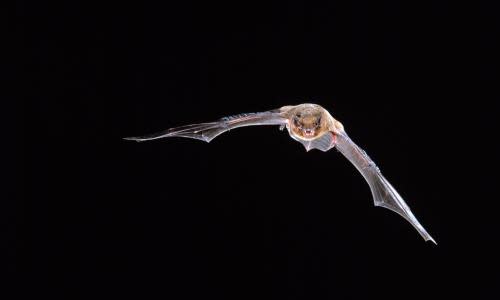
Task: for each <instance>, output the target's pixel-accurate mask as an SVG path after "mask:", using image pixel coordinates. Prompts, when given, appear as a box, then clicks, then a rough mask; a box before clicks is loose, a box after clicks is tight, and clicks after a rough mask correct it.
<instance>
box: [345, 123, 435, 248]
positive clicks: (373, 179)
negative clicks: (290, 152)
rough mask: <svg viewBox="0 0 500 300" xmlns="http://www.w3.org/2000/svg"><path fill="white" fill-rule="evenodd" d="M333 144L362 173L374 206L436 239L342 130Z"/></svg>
mask: <svg viewBox="0 0 500 300" xmlns="http://www.w3.org/2000/svg"><path fill="white" fill-rule="evenodd" d="M336 138H337V140H336V143H335V146H336V147H337V149H338V150H339V151H340V153H342V154H343V155H344V156H345V157H346V158H347V159H348V160H349V161H350V162H351V163H352V164H353V165H354V166H355V167H356V169H358V171H359V172H360V173H361V174H362V175H363V177H364V178H365V179H366V181H367V182H368V184H369V185H370V190H371V192H372V195H373V201H374V202H375V206H382V207H385V208H388V209H390V210H392V211H394V212H396V213H398V214H399V215H401V216H402V217H403V218H405V219H406V220H407V221H408V222H410V223H411V224H412V225H413V227H415V229H416V230H417V231H418V232H419V233H420V235H421V236H422V237H423V238H424V239H425V240H426V241H432V242H433V243H435V244H436V241H434V239H433V238H432V237H431V236H430V235H429V234H428V233H427V231H426V230H425V229H424V227H423V226H422V225H420V223H419V222H418V220H417V218H415V216H414V215H413V213H412V212H411V210H410V208H409V207H408V205H407V204H406V203H405V201H404V200H403V198H401V196H400V195H399V194H398V192H397V191H396V190H395V189H394V188H393V187H392V185H391V184H390V183H389V182H388V181H387V180H386V179H385V177H384V176H382V174H381V173H380V170H379V169H378V167H377V166H376V165H375V163H374V162H373V161H372V160H371V159H370V157H368V155H367V154H366V153H365V151H363V150H362V149H361V148H359V147H358V146H357V145H356V144H355V143H354V142H353V141H352V140H351V139H350V138H349V136H347V134H346V133H345V132H344V131H343V132H341V133H340V134H338V135H337V137H336Z"/></svg>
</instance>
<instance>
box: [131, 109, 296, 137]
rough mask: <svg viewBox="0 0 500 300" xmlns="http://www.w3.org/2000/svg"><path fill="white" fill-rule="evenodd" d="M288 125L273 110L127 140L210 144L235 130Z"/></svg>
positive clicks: (279, 114)
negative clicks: (184, 140) (178, 139)
mask: <svg viewBox="0 0 500 300" xmlns="http://www.w3.org/2000/svg"><path fill="white" fill-rule="evenodd" d="M286 123H287V119H286V118H285V117H283V116H282V114H281V113H280V111H279V110H272V111H266V112H259V113H247V114H239V115H234V116H230V117H224V118H222V119H219V120H217V121H214V122H208V123H199V124H191V125H185V126H180V127H175V128H170V129H167V130H164V131H161V132H157V133H153V134H150V135H145V136H138V137H128V138H125V139H126V140H133V141H138V142H143V141H150V140H155V139H161V138H167V137H184V138H191V139H197V140H202V141H205V142H210V141H211V140H213V139H214V138H215V137H217V136H218V135H220V134H222V133H224V132H226V131H229V130H231V129H234V128H238V127H244V126H256V125H285V124H286Z"/></svg>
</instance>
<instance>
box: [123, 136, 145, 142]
mask: <svg viewBox="0 0 500 300" xmlns="http://www.w3.org/2000/svg"><path fill="white" fill-rule="evenodd" d="M122 139H123V140H126V141H136V142H142V140H141V139H139V138H136V137H124V138H122Z"/></svg>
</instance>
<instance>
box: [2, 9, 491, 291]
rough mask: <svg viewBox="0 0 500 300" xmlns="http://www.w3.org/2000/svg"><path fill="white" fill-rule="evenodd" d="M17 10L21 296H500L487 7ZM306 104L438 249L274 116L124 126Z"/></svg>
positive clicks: (14, 254) (349, 171) (350, 170)
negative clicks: (211, 126)
mask: <svg viewBox="0 0 500 300" xmlns="http://www.w3.org/2000/svg"><path fill="white" fill-rule="evenodd" d="M402 2H404V3H402ZM16 18H17V20H18V22H17V25H18V26H17V30H18V31H17V32H18V35H17V37H18V42H19V45H21V46H22V48H21V50H20V54H22V56H23V60H22V70H23V74H24V75H26V76H25V77H24V79H23V82H22V83H23V88H22V89H21V90H20V94H21V95H23V96H24V98H25V100H26V101H25V102H24V104H25V105H24V107H23V117H22V119H21V120H22V123H23V126H22V128H23V129H24V135H23V137H24V138H23V145H24V147H23V149H22V152H21V153H22V157H23V158H22V163H23V164H22V179H23V180H22V185H21V197H20V198H19V201H18V202H17V203H18V205H17V208H18V210H17V215H16V216H17V218H16V221H15V225H16V226H15V235H12V236H11V241H13V242H14V245H15V246H10V248H9V249H10V256H9V257H10V258H12V260H11V262H14V263H12V264H10V266H11V269H12V270H15V271H17V272H18V273H19V274H21V275H22V278H23V281H22V282H21V283H22V284H21V287H20V290H19V291H18V292H21V293H22V294H24V293H31V294H32V295H37V296H38V297H41V296H42V295H43V296H45V295H51V297H52V298H64V299H98V298H103V299H153V298H154V299H156V298H158V299H207V298H208V299H221V298H227V299H262V298H272V299H366V298H367V297H382V296H383V297H387V298H398V299H403V298H404V299H406V298H408V297H411V296H415V297H418V298H421V299H422V298H424V297H425V298H424V299H427V298H429V297H434V296H435V297H441V298H443V297H445V298H446V297H449V296H459V295H466V296H468V297H471V298H473V299H478V298H488V299H493V298H495V295H496V297H498V289H499V284H500V281H499V280H500V278H499V271H498V270H499V269H498V267H499V265H498V250H499V247H498V242H499V239H500V238H499V234H498V231H497V229H498V217H497V210H496V209H497V202H498V201H499V199H498V175H497V172H496V165H497V163H498V158H497V154H498V150H499V149H498V146H497V142H496V140H497V139H498V133H497V131H496V129H495V127H496V126H497V124H498V114H497V111H496V102H495V101H498V100H499V96H498V95H499V94H498V82H499V81H498V80H499V73H498V72H499V69H498V50H499V49H498V48H497V47H496V46H497V44H496V43H498V39H499V29H500V28H499V22H498V7H496V6H493V5H488V4H484V3H482V2H474V3H472V2H471V3H469V4H468V5H458V4H456V3H455V1H411V2H406V1H382V2H381V1H353V2H338V1H329V2H326V3H316V4H313V3H311V2H309V1H276V2H270V3H267V4H265V5H257V4H254V3H253V2H240V1H234V2H233V3H229V4H227V3H226V4H216V3H212V2H206V3H205V4H201V5H199V4H194V3H190V2H187V1H176V2H169V1H163V2H162V3H156V2H151V3H145V2H144V3H143V2H135V3H126V2H119V3H116V4H110V3H107V4H104V3H100V4H96V5H91V4H88V3H86V2H84V1H81V2H77V1H70V2H67V3H60V4H42V3H41V2H39V3H29V2H27V1H19V2H18V3H17V10H16ZM304 102H312V103H317V104H320V105H322V106H323V107H325V108H326V109H328V110H329V111H330V112H331V113H332V115H333V116H334V117H335V118H337V119H338V120H340V121H341V122H343V123H344V125H345V127H346V131H347V132H348V133H349V134H350V136H351V137H352V139H353V140H354V141H356V142H357V143H358V144H359V145H360V146H361V147H363V148H364V149H366V151H367V152H368V153H369V154H370V156H371V157H372V158H373V159H374V160H375V161H376V162H377V164H378V165H379V166H380V168H381V170H382V171H383V173H384V174H385V176H386V177H387V178H388V179H389V180H390V182H392V184H393V185H394V186H395V187H396V188H397V189H398V191H399V192H400V193H401V194H402V196H403V197H404V198H405V199H406V201H407V203H408V204H409V206H410V207H411V208H412V210H413V212H414V213H415V215H416V216H417V217H418V218H419V220H420V221H421V223H422V224H423V225H424V226H425V227H426V228H427V229H428V231H429V232H430V233H431V234H432V235H433V237H434V238H435V239H436V240H437V242H438V245H437V246H435V245H433V244H432V243H425V242H424V241H423V240H422V239H421V237H420V236H419V235H418V234H417V232H416V231H415V230H414V229H413V228H412V227H411V226H410V225H409V224H408V223H407V222H406V221H404V220H403V219H402V218H401V217H399V216H398V215H397V214H395V213H393V212H390V211H388V210H385V209H381V208H374V207H373V204H372V199H371V195H370V192H369V189H368V186H367V185H366V183H365V182H364V180H363V178H362V177H361V176H360V175H359V174H358V173H357V171H356V170H355V169H354V167H353V166H351V165H350V164H349V163H348V161H347V160H346V159H344V158H343V157H342V156H341V155H340V154H339V153H338V152H337V151H335V150H332V151H330V152H327V153H322V152H319V151H311V152H309V153H306V151H305V150H304V148H303V147H302V146H301V145H300V144H299V143H297V142H295V141H293V140H292V139H290V138H289V137H288V135H287V134H286V133H285V132H280V131H279V130H278V129H277V128H276V127H253V128H242V129H237V130H234V131H231V132H230V133H228V134H224V135H222V136H220V137H218V138H217V139H215V140H214V141H213V142H212V143H210V144H206V143H203V142H200V141H195V140H187V139H170V140H159V141H154V142H149V143H142V144H138V143H133V142H127V141H124V140H122V139H121V138H122V137H125V136H131V135H132V136H133V135H141V134H145V133H151V132H155V131H158V130H163V129H166V128H168V127H172V126H178V125H183V124H186V123H193V122H202V121H211V120H214V119H217V118H220V117H223V116H226V115H231V114H235V113H242V112H255V111H263V110H269V109H274V108H278V107H281V106H284V105H288V104H299V103H304ZM497 129H498V128H497ZM12 247H14V248H12Z"/></svg>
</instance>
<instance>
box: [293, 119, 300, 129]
mask: <svg viewBox="0 0 500 300" xmlns="http://www.w3.org/2000/svg"><path fill="white" fill-rule="evenodd" d="M293 124H294V125H295V126H296V127H298V128H302V125H301V124H300V122H299V120H298V119H297V118H293Z"/></svg>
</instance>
